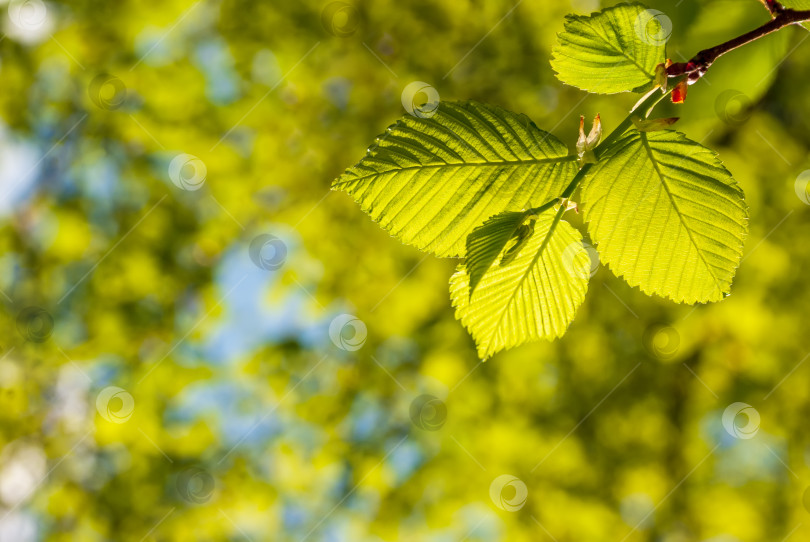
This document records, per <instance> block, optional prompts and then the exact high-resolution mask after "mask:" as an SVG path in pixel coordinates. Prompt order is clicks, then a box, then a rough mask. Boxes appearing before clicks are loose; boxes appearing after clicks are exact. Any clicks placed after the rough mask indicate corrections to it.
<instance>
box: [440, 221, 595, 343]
mask: <svg viewBox="0 0 810 542" xmlns="http://www.w3.org/2000/svg"><path fill="white" fill-rule="evenodd" d="M559 216H560V214H559V213H558V214H555V213H553V212H551V211H547V212H545V213H542V214H541V215H540V216H539V217H538V218H537V221H536V223H535V226H534V233H533V234H532V236H531V237H530V238H529V240H528V242H527V243H526V245H525V246H524V247H523V249H522V250H521V251H520V252H519V253H518V254H517V256H516V257H515V258H514V260H512V261H511V262H510V263H508V264H506V265H502V264H501V265H499V264H495V265H492V266H491V267H489V269H488V270H487V271H486V272H485V273H484V276H483V277H482V278H481V280H480V283H479V284H478V287H477V288H476V289H475V292H473V294H472V296H471V295H470V272H469V269H468V267H467V266H466V265H460V266H459V267H458V270H457V271H456V273H455V274H454V275H453V277H452V278H451V279H450V297H451V299H452V301H453V306H454V307H455V308H456V318H457V319H459V320H461V323H462V324H464V327H466V328H467V329H468V330H469V331H470V333H471V334H472V336H473V339H474V340H475V343H476V345H477V346H478V355H479V356H481V358H482V359H486V358H488V357H490V356H492V355H493V354H494V353H496V352H498V351H500V350H504V349H506V348H511V347H514V346H518V345H521V344H523V343H527V342H532V341H537V340H540V339H548V340H552V339H554V338H556V337H561V336H562V335H563V333H565V330H566V329H567V327H568V325H569V324H570V323H571V321H572V320H573V319H574V315H575V314H576V311H577V308H578V307H579V305H580V304H581V303H582V300H583V299H584V298H585V292H586V291H587V289H588V278H589V277H590V275H589V271H590V265H591V262H590V258H589V256H588V254H587V252H585V251H582V250H577V251H571V250H569V251H568V252H566V248H567V247H569V246H571V245H572V244H576V245H577V246H580V245H581V243H582V235H581V234H580V233H579V232H578V231H577V230H576V229H574V228H573V227H572V226H571V225H570V224H568V223H567V222H565V221H561V220H559ZM566 257H569V258H572V259H573V261H570V262H569V261H565V258H566Z"/></svg>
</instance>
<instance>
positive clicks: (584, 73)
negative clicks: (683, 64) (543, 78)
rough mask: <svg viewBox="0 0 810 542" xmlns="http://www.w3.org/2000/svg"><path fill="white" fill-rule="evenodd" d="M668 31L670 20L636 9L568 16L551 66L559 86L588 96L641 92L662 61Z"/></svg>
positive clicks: (620, 7)
mask: <svg viewBox="0 0 810 542" xmlns="http://www.w3.org/2000/svg"><path fill="white" fill-rule="evenodd" d="M671 31H672V23H671V22H670V20H669V18H667V17H666V16H665V15H664V14H663V13H661V12H659V11H656V10H650V9H647V8H645V7H644V6H642V5H640V4H619V5H617V6H615V7H612V8H608V9H605V10H602V11H600V12H598V13H594V14H592V15H591V16H590V17H586V16H581V15H569V16H568V17H566V20H565V30H564V31H563V32H561V33H560V34H559V35H558V36H557V45H556V46H555V47H554V50H553V57H552V60H551V66H552V68H554V71H555V72H557V78H558V79H559V80H560V81H562V82H563V83H566V84H568V85H572V86H575V87H578V88H580V89H582V90H587V91H589V92H596V93H601V94H614V93H616V92H625V91H628V90H641V89H642V88H643V87H645V86H649V84H650V83H652V81H653V80H654V79H655V67H656V66H657V65H658V64H661V63H662V62H664V61H665V60H666V53H665V51H664V49H665V44H666V40H667V38H668V37H669V34H670V32H671Z"/></svg>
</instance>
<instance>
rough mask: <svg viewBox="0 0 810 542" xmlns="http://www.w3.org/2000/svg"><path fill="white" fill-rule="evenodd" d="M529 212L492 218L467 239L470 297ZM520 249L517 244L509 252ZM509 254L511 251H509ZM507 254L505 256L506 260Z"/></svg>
mask: <svg viewBox="0 0 810 542" xmlns="http://www.w3.org/2000/svg"><path fill="white" fill-rule="evenodd" d="M529 216H530V215H529V213H528V212H522V213H514V212H507V213H501V214H499V215H495V216H493V217H490V218H489V220H487V221H486V222H484V224H483V225H481V226H479V227H477V228H475V229H474V230H473V231H472V233H471V234H470V235H469V236H468V237H467V255H466V256H465V264H466V266H467V269H469V270H470V295H472V292H474V291H475V287H476V286H477V285H478V283H479V282H480V280H481V277H483V276H484V273H485V272H486V271H487V269H489V268H490V266H491V265H492V263H493V262H494V261H495V260H496V259H497V258H498V255H499V254H500V253H501V252H503V249H504V247H505V246H506V244H507V243H508V242H509V240H510V239H512V238H513V237H515V236H516V235H517V233H518V230H519V229H520V227H521V225H522V224H523V223H524V222H525V221H526V219H527V218H529ZM516 247H518V243H516V244H515V245H514V246H513V247H511V248H510V249H509V250H510V251H512V250H513V249H514V248H516ZM507 252H509V251H507ZM517 252H518V251H517V250H515V251H514V255H513V254H512V253H509V254H508V257H509V259H512V258H514V256H516V255H517ZM506 257H507V254H505V255H504V258H506Z"/></svg>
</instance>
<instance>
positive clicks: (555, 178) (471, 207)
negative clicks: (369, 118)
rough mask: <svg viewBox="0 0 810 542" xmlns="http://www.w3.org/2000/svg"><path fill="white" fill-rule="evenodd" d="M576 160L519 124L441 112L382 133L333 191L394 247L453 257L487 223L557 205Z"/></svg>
mask: <svg viewBox="0 0 810 542" xmlns="http://www.w3.org/2000/svg"><path fill="white" fill-rule="evenodd" d="M575 160H576V156H573V155H570V156H569V155H568V149H567V148H566V146H565V145H563V144H562V143H561V142H560V141H559V140H558V139H557V138H556V137H554V136H552V135H551V134H548V133H546V132H543V131H542V130H540V129H538V128H537V127H536V126H535V125H534V123H532V122H531V121H530V120H529V118H528V117H526V116H525V115H519V114H516V113H510V112H509V111H505V110H503V109H501V108H499V107H495V106H491V105H484V104H479V103H476V102H442V103H441V104H440V105H439V107H438V110H437V112H436V114H435V115H434V116H432V117H430V118H418V117H414V116H410V115H407V116H405V117H403V118H402V119H401V120H399V121H398V122H397V123H396V124H394V125H393V126H391V127H390V128H389V129H388V131H387V133H385V134H384V135H382V136H380V137H379V138H378V140H377V143H376V145H374V146H373V147H372V148H371V149H369V152H368V154H367V155H366V156H365V157H364V158H363V159H362V160H361V161H360V163H358V164H357V165H356V166H354V167H352V168H350V169H348V170H347V171H346V172H345V173H344V174H343V175H341V176H340V177H339V178H338V179H337V180H336V181H335V182H334V184H333V185H332V188H333V189H334V190H343V191H345V192H347V193H348V194H350V195H351V196H352V197H353V198H354V199H355V200H356V201H357V202H358V203H359V204H360V207H361V208H362V209H363V210H364V211H366V212H367V213H368V214H369V215H371V217H372V218H373V219H374V220H376V221H377V222H379V224H380V225H381V226H382V227H383V228H384V229H386V230H387V231H388V232H390V233H391V234H392V235H394V236H396V237H398V238H399V239H401V240H402V241H403V242H405V243H408V244H411V245H415V246H416V247H418V248H420V249H423V250H425V251H428V252H432V253H434V254H436V255H437V256H442V257H458V256H463V255H464V248H465V241H466V239H467V236H468V235H469V234H470V233H471V232H472V231H473V229H474V228H476V227H477V226H479V225H481V223H482V222H483V220H484V219H485V218H486V217H489V216H492V215H495V214H499V213H501V212H504V211H522V210H523V209H524V208H529V207H531V206H532V205H540V204H542V203H545V202H546V201H548V200H549V199H551V198H552V197H554V196H557V195H559V193H560V192H561V191H562V190H563V188H564V187H565V185H566V184H567V183H568V181H570V180H571V178H572V177H573V176H574V175H575V174H576V171H577V165H576V161H575Z"/></svg>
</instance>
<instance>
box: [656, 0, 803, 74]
mask: <svg viewBox="0 0 810 542" xmlns="http://www.w3.org/2000/svg"><path fill="white" fill-rule="evenodd" d="M762 2H763V3H765V7H767V8H768V10H769V11H771V13H772V14H775V15H774V17H773V19H771V20H770V21H768V22H767V23H765V24H763V25H762V26H760V27H759V28H756V29H754V30H752V31H750V32H747V33H745V34H743V35H742V36H739V37H737V38H734V39H733V40H729V41H727V42H725V43H721V44H720V45H717V46H715V47H710V48H709V49H704V50H702V51H700V52H699V53H698V54H696V55H695V56H694V57H693V58H692V60H689V61H688V62H676V63H674V64H671V65H670V66H669V67H668V68H667V75H668V76H669V77H677V76H679V75H687V76H688V80H689V82H690V83H694V82H695V81H697V80H698V79H700V78H701V77H703V74H705V73H706V71H707V70H708V69H709V67H710V66H711V65H712V64H713V63H714V61H715V60H717V59H718V58H720V57H721V56H723V55H724V54H726V53H728V52H729V51H733V50H734V49H736V48H738V47H742V46H743V45H745V44H747V43H751V42H752V41H756V40H758V39H760V38H762V37H765V36H767V35H768V34H770V33H772V32H776V31H777V30H781V29H782V28H784V27H786V26H790V25H793V24H797V23H803V22H805V21H810V10H805V11H797V10H793V9H786V8H785V7H783V6H782V4H780V3H779V2H776V1H774V0H762ZM774 10H776V11H774Z"/></svg>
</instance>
